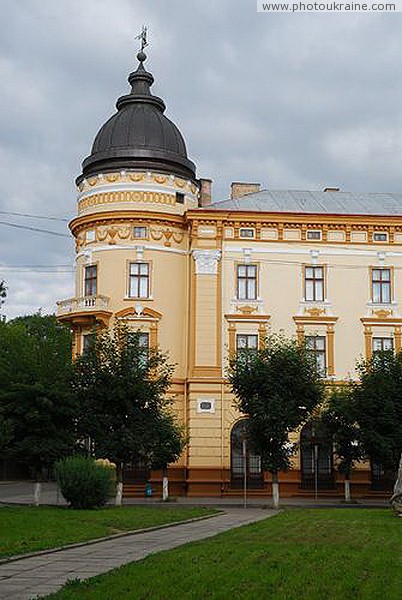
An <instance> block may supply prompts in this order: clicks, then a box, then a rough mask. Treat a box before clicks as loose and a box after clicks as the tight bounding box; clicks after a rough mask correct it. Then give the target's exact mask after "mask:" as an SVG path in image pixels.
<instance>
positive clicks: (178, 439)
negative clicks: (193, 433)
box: [148, 411, 187, 500]
mask: <svg viewBox="0 0 402 600" xmlns="http://www.w3.org/2000/svg"><path fill="white" fill-rule="evenodd" d="M153 432H154V433H153V436H152V440H151V441H152V444H151V446H150V447H149V449H148V453H149V454H148V460H149V465H150V467H151V468H153V469H162V473H163V479H162V499H163V500H167V499H168V497H169V481H168V471H167V467H168V464H169V463H170V462H174V461H176V460H178V458H179V457H180V455H181V453H182V452H183V450H184V448H185V446H186V443H187V437H186V435H185V431H184V428H183V427H181V426H180V425H178V424H177V422H176V419H175V417H174V415H172V414H171V413H169V412H166V411H163V412H160V413H159V415H156V417H155V422H154V423H153Z"/></svg>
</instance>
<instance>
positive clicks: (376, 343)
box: [373, 337, 394, 354]
mask: <svg viewBox="0 0 402 600" xmlns="http://www.w3.org/2000/svg"><path fill="white" fill-rule="evenodd" d="M393 349H394V340H393V339H392V338H390V337H373V354H374V353H376V352H385V351H386V350H393Z"/></svg>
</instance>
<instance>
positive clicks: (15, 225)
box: [0, 221, 71, 239]
mask: <svg viewBox="0 0 402 600" xmlns="http://www.w3.org/2000/svg"><path fill="white" fill-rule="evenodd" d="M0 225H7V226H8V227H15V228H17V229H29V230H30V231H38V232H40V233H47V234H48V235H56V236H58V237H66V238H70V239H71V236H70V235H68V234H67V233H58V232H57V231H50V230H49V229H39V228H38V227H30V226H29V225H17V224H16V223H7V222H6V221H0Z"/></svg>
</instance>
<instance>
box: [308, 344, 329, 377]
mask: <svg viewBox="0 0 402 600" xmlns="http://www.w3.org/2000/svg"><path fill="white" fill-rule="evenodd" d="M304 339H305V343H306V348H307V350H308V351H309V352H310V353H311V355H312V356H313V357H314V360H315V362H316V365H317V369H318V371H319V373H320V375H325V374H326V370H327V356H326V337H325V336H324V335H306V336H305V338H304Z"/></svg>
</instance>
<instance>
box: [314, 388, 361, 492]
mask: <svg viewBox="0 0 402 600" xmlns="http://www.w3.org/2000/svg"><path fill="white" fill-rule="evenodd" d="M321 422H322V423H323V425H324V427H325V428H326V430H327V431H329V433H331V434H332V439H333V443H334V450H335V456H336V458H337V469H338V471H339V472H340V473H343V475H344V477H345V500H346V502H350V500H351V494H350V475H351V472H352V469H353V467H354V465H355V464H356V463H357V462H358V461H359V460H361V459H362V458H363V456H364V452H363V447H362V444H361V440H360V429H359V426H358V424H357V422H356V408H355V403H354V399H353V388H352V386H351V385H349V386H343V387H334V388H332V390H331V391H330V393H329V396H328V399H327V402H326V403H325V405H324V408H323V410H322V413H321Z"/></svg>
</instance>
